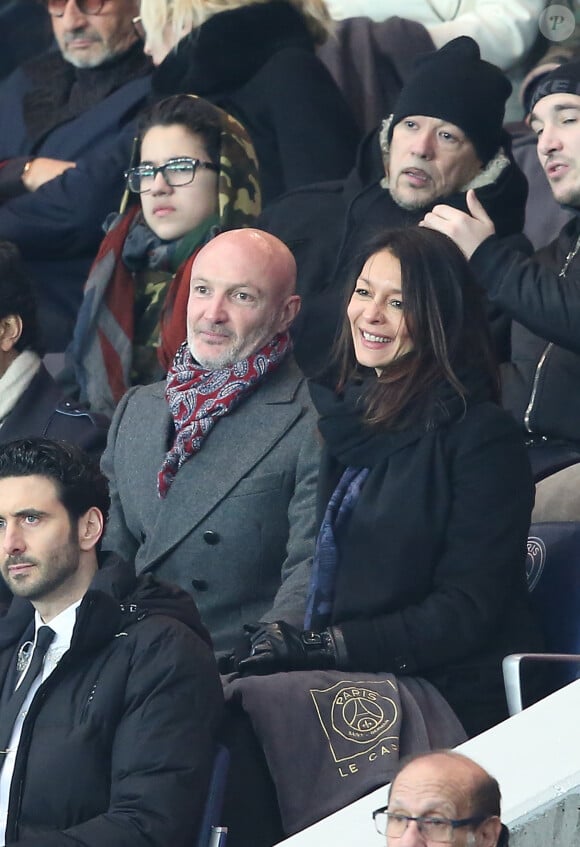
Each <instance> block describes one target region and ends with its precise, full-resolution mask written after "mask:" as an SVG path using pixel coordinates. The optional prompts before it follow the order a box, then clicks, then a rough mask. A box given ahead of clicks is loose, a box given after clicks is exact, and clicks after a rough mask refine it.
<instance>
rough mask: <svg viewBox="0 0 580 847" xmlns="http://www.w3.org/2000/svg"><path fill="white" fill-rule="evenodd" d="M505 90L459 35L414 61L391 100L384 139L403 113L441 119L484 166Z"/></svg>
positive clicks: (495, 142)
mask: <svg viewBox="0 0 580 847" xmlns="http://www.w3.org/2000/svg"><path fill="white" fill-rule="evenodd" d="M511 90H512V86H511V83H510V82H509V80H508V79H507V77H506V76H505V74H503V73H502V71H500V69H499V68H498V67H496V65H492V64H491V63H490V62H485V61H483V59H482V58H481V56H480V53H479V47H478V46H477V44H476V42H475V41H474V40H473V39H472V38H469V37H468V36H466V35H462V36H461V37H460V38H455V39H453V41H450V42H449V43H448V44H446V45H445V46H444V47H442V48H441V49H440V50H437V52H436V53H428V54H427V55H426V56H421V57H420V58H419V59H418V60H417V62H416V64H415V70H414V72H413V74H412V76H411V77H410V78H409V80H408V82H406V83H405V85H404V86H403V88H402V90H401V93H400V94H399V98H398V100H397V102H396V104H395V108H394V111H393V121H392V123H391V127H390V130H389V135H388V138H389V141H390V140H391V137H392V134H393V129H394V128H395V126H396V124H398V123H399V122H400V121H402V120H403V118H406V117H408V116H409V115H426V116H427V117H432V118H441V119H442V120H444V121H449V122H450V123H452V124H455V126H458V127H459V128H460V129H462V130H463V132H464V133H465V134H466V136H467V137H468V138H469V140H470V141H471V143H472V144H473V146H474V147H475V149H476V150H477V154H478V156H479V158H480V159H481V161H482V163H483V164H484V165H486V164H487V163H488V162H489V160H490V159H491V158H493V156H495V154H496V153H497V151H498V149H499V146H500V138H501V130H502V125H503V119H504V114H505V101H506V100H507V98H508V97H509V96H510V94H511Z"/></svg>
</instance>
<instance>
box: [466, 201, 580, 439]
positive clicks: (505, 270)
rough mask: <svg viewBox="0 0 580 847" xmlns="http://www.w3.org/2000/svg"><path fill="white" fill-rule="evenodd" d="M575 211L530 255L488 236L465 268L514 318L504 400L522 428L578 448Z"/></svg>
mask: <svg viewBox="0 0 580 847" xmlns="http://www.w3.org/2000/svg"><path fill="white" fill-rule="evenodd" d="M579 237H580V215H579V213H578V212H577V215H576V217H575V218H574V219H573V220H571V221H569V222H568V223H567V224H566V226H565V227H564V228H563V230H562V231H561V233H560V235H559V236H558V238H557V239H556V240H555V241H553V242H552V243H551V244H549V245H548V246H547V247H545V248H543V249H542V250H540V251H539V252H538V253H536V254H535V256H533V257H532V258H530V256H529V253H526V252H523V251H516V250H513V249H510V248H509V247H508V246H506V245H502V244H501V242H499V241H498V239H497V238H495V237H493V236H492V237H491V238H488V239H487V240H486V241H484V242H483V244H482V245H481V246H480V247H479V248H478V249H477V250H476V251H475V253H474V254H473V256H472V257H471V265H472V267H473V269H474V271H475V272H476V274H477V276H478V279H479V280H480V281H481V283H482V285H483V286H484V287H485V289H486V291H487V295H488V297H489V299H490V300H492V301H493V302H494V303H496V304H497V305H498V306H499V307H501V308H502V309H504V310H505V311H506V312H507V313H508V314H509V315H510V316H511V317H512V318H513V319H514V323H513V325H512V341H511V362H510V363H509V365H505V366H504V367H503V368H502V386H503V387H502V395H503V404H504V406H505V407H506V408H507V409H509V410H510V411H511V412H512V414H513V415H514V416H515V418H516V420H517V421H519V423H520V425H521V426H523V427H524V429H525V430H526V432H527V433H529V434H535V435H539V436H544V437H548V438H549V439H550V440H554V439H556V440H558V439H560V440H564V441H567V442H573V443H575V444H576V446H577V447H580V255H577V256H575V257H574V258H572V259H571V261H570V262H569V264H568V269H567V271H566V274H565V276H563V277H561V276H560V272H561V271H562V269H563V268H564V266H565V265H566V260H567V256H568V254H569V253H571V252H573V251H574V249H575V246H576V243H577V241H578V238H579Z"/></svg>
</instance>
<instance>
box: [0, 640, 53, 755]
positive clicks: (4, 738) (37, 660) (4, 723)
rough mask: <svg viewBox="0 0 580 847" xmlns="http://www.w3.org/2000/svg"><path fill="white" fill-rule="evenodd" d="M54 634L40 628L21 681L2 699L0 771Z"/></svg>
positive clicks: (0, 712) (0, 714) (0, 713)
mask: <svg viewBox="0 0 580 847" xmlns="http://www.w3.org/2000/svg"><path fill="white" fill-rule="evenodd" d="M54 636H55V632H54V630H53V629H51V628H50V627H49V626H41V627H39V629H38V632H37V634H36V645H35V647H34V651H33V653H32V656H31V658H30V662H29V663H28V667H27V668H26V670H25V672H24V676H23V677H22V681H21V683H20V685H19V686H18V688H16V689H15V690H14V691H13V692H12V694H11V695H10V696H9V697H6V698H3V702H2V706H1V708H0V769H1V768H2V765H3V764H4V761H5V759H6V755H5V754H6V753H7V752H8V745H9V743H10V737H11V735H12V730H13V729H14V724H15V723H16V720H17V718H18V715H19V714H20V710H21V709H22V706H23V704H24V701H25V700H26V695H27V694H28V692H29V691H30V688H31V686H32V683H33V682H34V680H35V679H36V678H37V676H38V674H39V673H40V671H41V669H42V663H43V661H44V657H45V656H46V651H47V650H48V648H49V647H50V645H51V644H52V641H53V639H54Z"/></svg>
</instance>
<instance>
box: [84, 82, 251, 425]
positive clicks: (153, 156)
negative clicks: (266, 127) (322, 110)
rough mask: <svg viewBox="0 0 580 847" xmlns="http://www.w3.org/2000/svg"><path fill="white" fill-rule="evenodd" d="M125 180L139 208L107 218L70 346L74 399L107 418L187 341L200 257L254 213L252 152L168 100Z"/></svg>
mask: <svg viewBox="0 0 580 847" xmlns="http://www.w3.org/2000/svg"><path fill="white" fill-rule="evenodd" d="M138 147H139V150H138V156H137V160H138V164H136V165H135V166H134V167H132V168H129V170H128V171H127V172H126V174H125V176H126V180H127V189H128V192H129V193H130V194H131V196H133V197H134V198H135V200H137V199H138V202H136V203H134V204H133V205H131V206H130V207H129V209H128V210H127V211H126V212H125V213H124V214H121V215H117V216H115V217H114V219H113V221H112V223H111V224H110V226H109V229H108V232H107V235H106V236H105V239H104V241H103V243H102V244H101V247H100V250H99V253H98V255H97V258H96V260H95V263H94V265H93V267H92V269H91V272H90V274H89V278H88V281H87V285H86V289H85V298H84V301H83V305H82V307H81V310H80V312H79V317H78V321H77V326H76V329H75V335H74V341H73V357H74V360H75V368H76V372H77V378H78V381H79V384H80V387H81V396H82V397H83V399H85V400H86V401H88V402H89V403H90V405H91V408H93V409H94V410H97V409H98V410H102V411H104V410H105V409H106V410H108V411H109V412H112V411H113V409H114V408H115V405H116V403H117V402H118V401H119V400H120V398H121V396H122V394H123V393H124V392H125V391H126V390H127V389H128V388H129V387H130V386H131V385H139V384H148V383H150V382H154V381H155V380H157V379H159V378H160V377H162V376H163V375H164V373H165V372H166V371H167V369H168V367H169V365H170V364H171V362H172V361H173V357H174V355H175V352H176V350H177V348H178V347H179V345H180V344H181V343H182V342H183V341H184V339H185V336H186V326H185V313H186V304H187V297H188V294H189V270H190V268H191V261H192V260H193V258H194V256H195V255H196V253H197V251H198V250H199V248H200V247H201V246H202V245H203V244H205V243H206V242H207V241H208V240H209V239H210V238H211V237H212V236H214V235H215V234H217V233H218V232H220V231H222V230H225V229H232V228H237V227H240V226H245V225H247V224H248V223H250V222H251V221H252V219H253V218H254V217H255V216H256V215H257V214H258V212H259V210H260V187H259V179H258V166H257V162H256V158H255V153H254V150H253V147H252V144H251V142H250V140H249V138H248V136H247V134H246V132H245V130H244V129H243V127H242V126H241V124H239V123H238V122H237V121H236V120H234V119H233V118H232V117H231V116H229V115H227V114H226V113H225V112H223V111H222V110H221V109H218V108H217V107H215V106H212V105H211V104H210V103H207V102H206V101H204V100H202V99H200V98H198V97H195V96H190V95H176V96H175V97H171V98H168V99H166V100H163V101H160V102H159V103H157V104H155V105H153V106H152V107H150V109H149V110H148V111H147V112H146V113H144V115H143V116H142V119H141V123H140V128H139V133H138Z"/></svg>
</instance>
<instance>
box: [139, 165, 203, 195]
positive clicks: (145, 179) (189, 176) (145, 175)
mask: <svg viewBox="0 0 580 847" xmlns="http://www.w3.org/2000/svg"><path fill="white" fill-rule="evenodd" d="M198 168H205V169H206V170H209V171H219V168H218V166H217V165H214V164H213V162H201V161H200V160H199V159H190V158H189V156H181V157H180V158H179V159H169V161H167V162H164V163H163V164H162V165H151V164H149V163H148V162H142V163H141V164H140V165H137V167H135V168H130V169H129V170H128V171H126V173H125V179H126V180H127V188H128V189H129V191H133V192H134V193H135V194H145V193H146V192H147V191H151V189H152V188H153V183H154V181H155V177H156V176H157V174H161V175H162V176H163V179H164V180H165V182H166V183H167V185H170V186H171V187H172V188H178V187H179V186H181V185H189V183H190V182H193V178H194V176H195V174H196V171H197V170H198Z"/></svg>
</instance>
